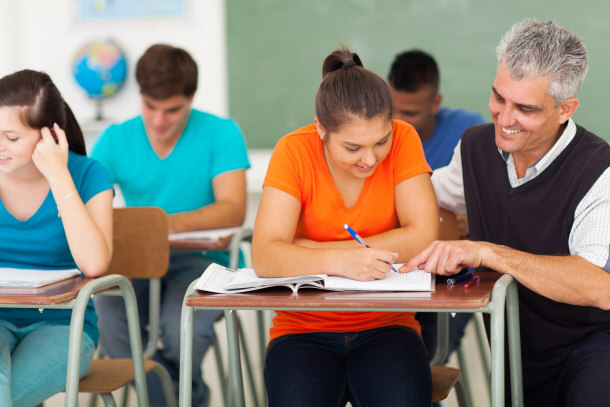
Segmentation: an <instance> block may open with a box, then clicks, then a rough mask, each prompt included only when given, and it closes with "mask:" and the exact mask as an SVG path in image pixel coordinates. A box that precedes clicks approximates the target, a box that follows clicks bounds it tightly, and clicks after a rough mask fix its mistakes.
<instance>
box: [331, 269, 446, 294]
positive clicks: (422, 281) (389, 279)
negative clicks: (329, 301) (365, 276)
mask: <svg viewBox="0 0 610 407" xmlns="http://www.w3.org/2000/svg"><path fill="white" fill-rule="evenodd" d="M397 266H398V267H396V269H398V268H399V266H400V265H397ZM324 286H325V287H326V288H328V289H331V290H346V291H348V290H355V291H432V290H433V289H434V284H432V275H431V274H429V273H426V272H425V271H424V270H414V271H411V272H409V273H396V272H394V271H390V272H389V273H386V277H385V278H384V279H383V280H373V281H357V280H351V279H349V278H345V277H337V276H329V277H326V278H325V279H324Z"/></svg>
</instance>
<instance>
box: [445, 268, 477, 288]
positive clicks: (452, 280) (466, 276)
mask: <svg viewBox="0 0 610 407" xmlns="http://www.w3.org/2000/svg"><path fill="white" fill-rule="evenodd" d="M470 277H472V271H469V272H468V273H465V274H462V275H461V276H457V277H453V278H448V279H447V284H448V285H454V284H455V283H459V282H460V281H465V280H468V279H469V278H470Z"/></svg>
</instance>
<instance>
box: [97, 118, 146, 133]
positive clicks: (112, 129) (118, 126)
mask: <svg viewBox="0 0 610 407" xmlns="http://www.w3.org/2000/svg"><path fill="white" fill-rule="evenodd" d="M140 129H141V130H144V122H143V121H142V116H136V117H132V118H131V119H127V120H125V121H124V122H121V123H114V124H111V125H110V126H108V127H107V128H106V129H105V130H104V131H103V132H102V136H104V137H111V136H113V135H121V134H123V133H133V132H134V131H139V130H140Z"/></svg>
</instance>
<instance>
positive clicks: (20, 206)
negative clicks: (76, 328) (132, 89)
mask: <svg viewBox="0 0 610 407" xmlns="http://www.w3.org/2000/svg"><path fill="white" fill-rule="evenodd" d="M54 138H55V139H54ZM111 256H112V184H111V182H110V177H109V176H108V173H107V171H106V170H105V169H104V167H103V166H102V165H101V164H99V163H97V162H95V161H94V160H92V159H90V158H88V157H86V156H85V141H84V139H83V134H82V132H81V129H80V127H79V125H78V123H77V122H76V119H75V118H74V115H73V114H72V111H71V110H70V108H69V107H68V105H67V104H66V103H65V102H64V100H63V98H62V97H61V94H60V93H59V91H58V90H57V88H56V87H55V85H54V84H53V82H52V81H51V78H49V76H48V75H47V74H45V73H42V72H36V71H31V70H22V71H18V72H15V73H13V74H11V75H7V76H5V77H3V78H2V79H0V268H5V267H6V268H13V269H36V270H52V269H69V268H78V269H79V270H81V272H82V273H83V274H84V275H86V276H88V277H96V276H99V275H101V274H103V273H104V272H105V271H106V269H107V268H108V265H109V264H110V258H111ZM16 272H18V271H16ZM70 316H71V311H70V310H60V309H45V310H43V311H42V312H40V311H39V310H38V309H17V308H0V406H3V407H11V406H14V407H19V406H34V405H37V404H39V403H42V402H43V401H44V400H46V399H47V398H49V397H51V396H52V395H54V394H56V393H59V392H61V391H63V390H64V389H65V388H66V374H67V371H68V338H69V333H70ZM84 322H85V323H84V333H83V338H82V349H81V360H80V377H83V376H85V375H86V374H87V373H89V370H90V368H91V360H92V359H93V353H94V352H95V348H96V346H97V340H98V331H97V325H96V323H97V318H96V316H95V311H94V309H93V302H92V301H89V304H88V306H87V310H86V312H85V321H84Z"/></svg>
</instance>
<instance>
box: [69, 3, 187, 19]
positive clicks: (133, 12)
mask: <svg viewBox="0 0 610 407" xmlns="http://www.w3.org/2000/svg"><path fill="white" fill-rule="evenodd" d="M75 1H76V3H77V21H79V22H93V21H108V20H133V19H149V18H183V17H185V16H186V0H146V1H143V0H75Z"/></svg>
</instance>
